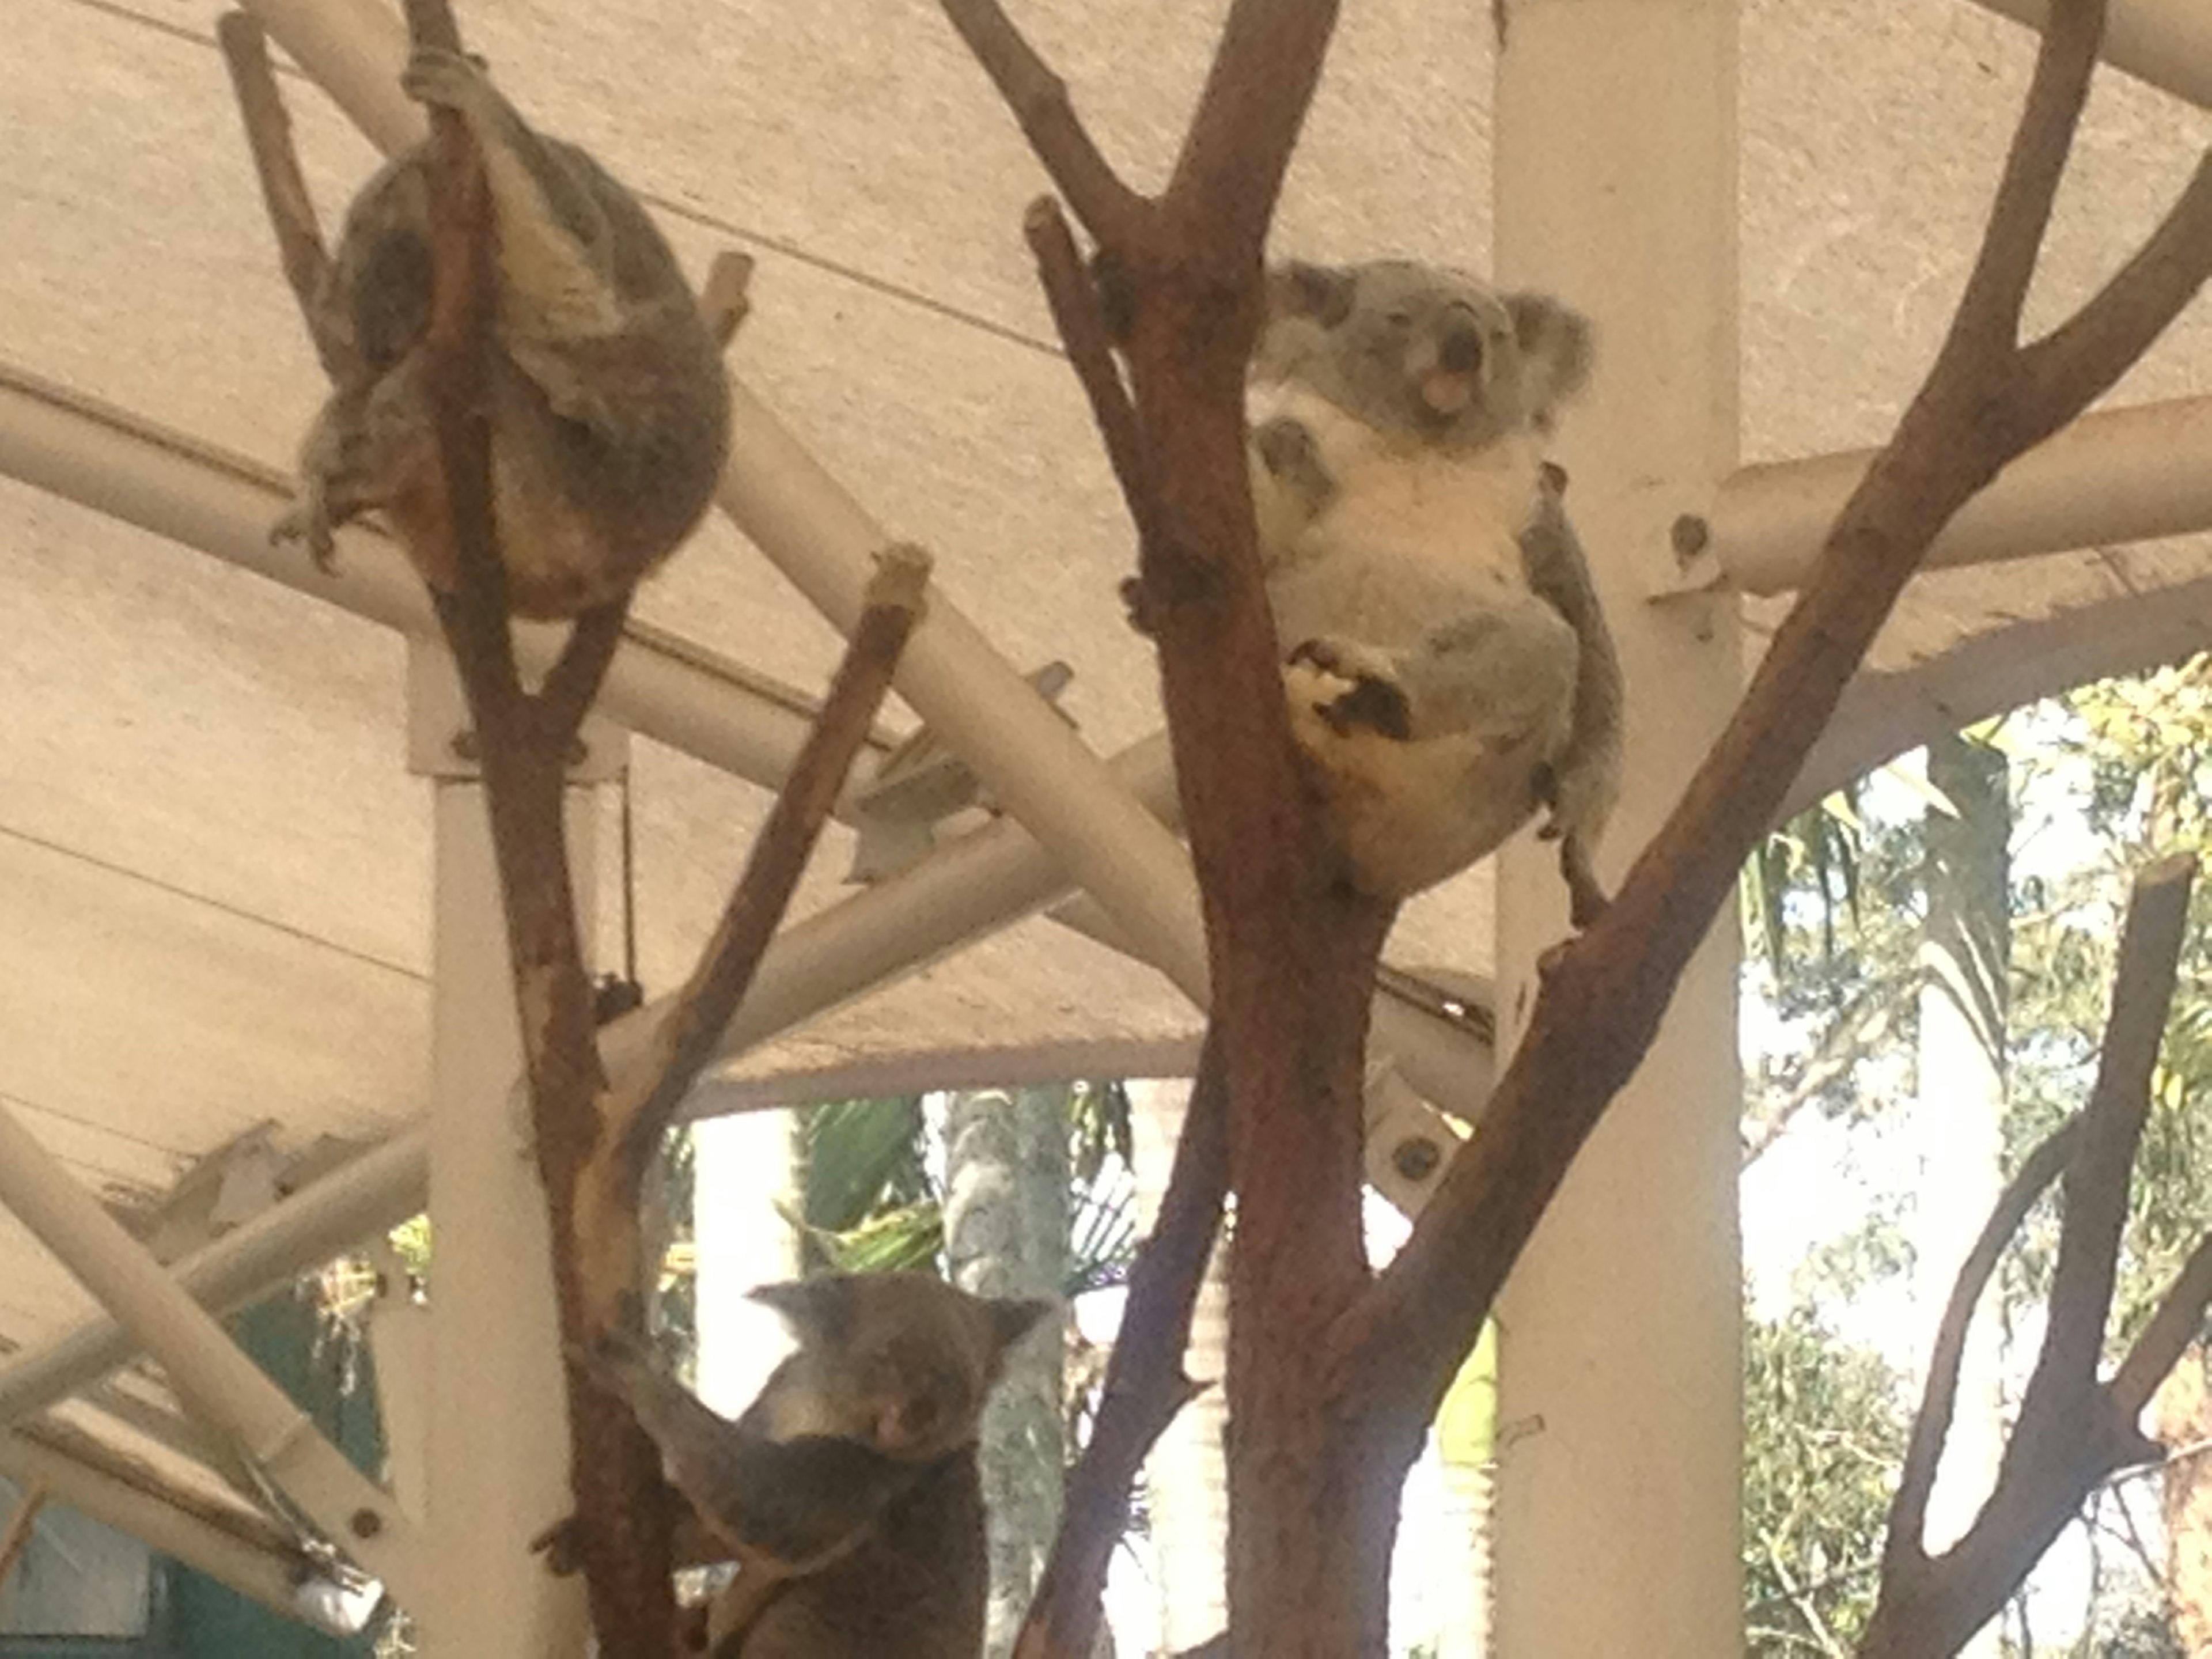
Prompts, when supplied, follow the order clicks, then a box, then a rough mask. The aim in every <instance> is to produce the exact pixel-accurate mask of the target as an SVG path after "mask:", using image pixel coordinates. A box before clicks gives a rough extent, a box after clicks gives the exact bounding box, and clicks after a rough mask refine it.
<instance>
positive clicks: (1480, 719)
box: [1251, 384, 1577, 896]
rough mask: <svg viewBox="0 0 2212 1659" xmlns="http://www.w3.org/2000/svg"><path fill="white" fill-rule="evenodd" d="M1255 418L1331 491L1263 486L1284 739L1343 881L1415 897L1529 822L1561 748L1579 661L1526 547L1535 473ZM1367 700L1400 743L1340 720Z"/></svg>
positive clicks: (1528, 467)
mask: <svg viewBox="0 0 2212 1659" xmlns="http://www.w3.org/2000/svg"><path fill="white" fill-rule="evenodd" d="M1251 416H1252V419H1253V422H1254V424H1255V428H1256V427H1257V426H1259V425H1260V424H1261V423H1262V422H1267V421H1269V420H1271V419H1274V418H1276V417H1279V416H1281V417H1288V418H1290V419H1292V420H1295V421H1297V422H1299V423H1300V424H1301V425H1302V426H1303V427H1304V428H1305V430H1306V431H1307V433H1308V434H1310V436H1311V437H1312V439H1313V442H1314V448H1315V452H1316V456H1317V458H1318V460H1319V463H1320V466H1321V470H1322V471H1323V472H1324V473H1325V474H1326V476H1327V478H1328V483H1329V486H1330V487H1329V489H1328V492H1327V493H1326V495H1324V496H1323V497H1322V499H1321V500H1320V501H1318V502H1317V503H1316V502H1311V501H1307V502H1302V503H1293V502H1290V501H1282V500H1277V499H1274V498H1273V495H1272V494H1271V492H1273V491H1275V490H1277V489H1279V488H1280V487H1281V485H1280V482H1279V481H1278V480H1276V479H1274V478H1273V477H1271V476H1270V475H1268V474H1267V471H1266V469H1265V468H1261V469H1256V470H1255V491H1256V492H1257V495H1258V497H1259V499H1258V503H1257V505H1258V507H1259V513H1260V522H1261V544H1262V550H1263V556H1264V557H1265V559H1266V561H1267V596H1268V601H1269V605H1270V607H1271V608H1272V609H1273V612H1274V615H1275V625H1276V629H1277V633H1278V636H1279V639H1280V641H1281V642H1282V645H1283V647H1284V649H1285V652H1286V653H1290V655H1291V661H1290V662H1289V663H1288V664H1287V665H1286V666H1285V672H1284V681H1285V690H1286V691H1287V692H1288V694H1289V696H1290V699H1291V726H1292V730H1293V732H1294V734H1295V735H1296V736H1297V739H1298V742H1299V744H1300V746H1301V747H1302V748H1303V749H1304V750H1305V751H1306V753H1307V755H1308V756H1309V757H1310V759H1311V760H1312V762H1313V763H1314V764H1315V768H1316V781H1317V784H1318V787H1320V789H1321V791H1322V796H1323V802H1324V807H1325V810H1326V811H1327V812H1328V817H1329V820H1330V823H1331V826H1332V835H1333V837H1334V839H1335V840H1336V841H1337V842H1339V844H1340V846H1341V848H1343V851H1344V853H1345V854H1346V858H1347V860H1348V861H1349V863H1350V866H1351V868H1352V873H1353V876H1354V878H1355V879H1356V880H1357V881H1358V884H1360V885H1361V886H1362V887H1363V888H1364V889H1366V890H1369V891H1371V892H1376V893H1378V894H1383V895H1388V896H1397V895H1402V894H1406V893H1410V892H1413V891H1417V890H1419V889H1420V888H1423V887H1425V886H1428V885H1430V884H1433V883H1434V882H1437V881H1438V880H1441V879H1443V878H1444V877H1446V876H1449V875H1450V874H1451V873H1453V872H1455V871H1457V870H1460V869H1462V868H1464V867H1465V866H1467V865H1468V864H1469V863H1471V862H1472V861H1473V860H1475V859H1477V858H1480V857H1481V856H1482V855H1483V854H1486V853H1488V852H1490V851H1492V849H1494V848H1496V847H1497V846H1498V843H1499V842H1502V841H1504V839H1505V838H1506V837H1507V836H1510V834H1512V832H1513V831H1514V830H1515V829H1517V828H1518V827H1519V826H1520V825H1521V824H1522V823H1525V822H1527V821H1528V817H1530V816H1531V815H1532V814H1533V813H1534V811H1535V810H1536V808H1537V806H1538V805H1539V804H1540V796H1541V781H1542V779H1543V776H1544V770H1545V769H1546V768H1547V766H1548V765H1549V764H1550V763H1551V762H1552V761H1553V758H1554V757H1556V756H1557V755H1558V754H1559V752H1560V750H1562V748H1563V747H1564V745H1565V743H1566V740H1567V736H1568V732H1569V729H1570V726H1571V718H1572V714H1573V707H1574V694H1575V672H1576V659H1577V643H1576V640H1575V636H1574V634H1573V631H1572V629H1570V628H1569V627H1568V626H1567V624H1566V623H1565V621H1564V620H1563V619H1562V618H1561V617H1560V616H1559V613H1558V612H1557V611H1555V610H1554V609H1553V607H1552V606H1551V605H1548V604H1547V603H1546V602H1545V601H1544V600H1542V599H1540V598H1538V597H1537V596H1536V595H1535V594H1534V593H1533V592H1531V591H1530V587H1529V584H1528V575H1527V572H1526V569H1525V567H1524V564H1523V562H1522V552H1521V544H1520V537H1521V533H1522V531H1523V529H1525V528H1526V527H1527V526H1528V523H1529V521H1530V520H1531V518H1532V516H1533V515H1534V511H1535V507H1536V503H1537V501H1538V489H1539V484H1538V479H1539V470H1540V466H1541V455H1540V453H1539V452H1538V450H1537V447H1536V443H1535V441H1534V437H1533V435H1526V434H1523V435H1511V436H1508V437H1506V438H1504V439H1502V440H1500V441H1498V443H1496V444H1493V445H1490V446H1486V447H1483V448H1481V449H1480V450H1476V451H1473V452H1468V451H1457V452H1451V451H1443V450H1439V449H1437V448H1435V447H1429V446H1425V445H1424V444H1422V443H1421V442H1420V441H1419V440H1418V439H1415V438H1412V437H1409V436H1402V435H1401V436H1396V437H1393V436H1391V435H1384V434H1381V433H1378V432H1376V431H1375V430H1374V429H1373V428H1370V427H1368V426H1366V425H1364V423H1363V422H1359V421H1358V420H1356V419H1353V418H1352V417H1351V416H1347V415H1346V414H1345V413H1343V412H1342V411H1341V410H1338V409H1337V408H1335V407H1334V405H1333V404H1329V403H1328V401H1327V400H1326V399H1323V398H1319V397H1317V396H1316V395H1314V394H1313V393H1311V392H1308V391H1306V390H1304V388H1301V387H1299V386H1295V385H1284V384H1278V385H1256V386H1255V387H1254V388H1253V396H1252V398H1251ZM1316 645H1318V646H1319V647H1320V651H1319V653H1318V658H1319V659H1316V653H1315V651H1314V650H1313V647H1315V646H1316ZM1362 682H1369V683H1376V684H1379V685H1380V686H1385V687H1388V688H1389V690H1390V692H1391V693H1392V694H1394V695H1395V697H1396V698H1397V699H1398V700H1399V703H1398V706H1399V707H1401V708H1402V710H1403V714H1404V720H1405V726H1404V729H1403V730H1401V731H1398V732H1388V731H1384V730H1382V729H1377V728H1376V726H1373V725H1371V724H1369V723H1367V722H1365V721H1364V720H1356V719H1355V720H1347V719H1346V718H1345V717H1344V713H1343V711H1344V710H1345V709H1346V708H1347V707H1349V706H1352V705H1349V704H1347V703H1346V702H1345V699H1346V697H1347V696H1348V695H1357V694H1358V688H1359V687H1360V685H1361V683H1362ZM1373 689H1374V688H1373V686H1372V685H1370V690H1373Z"/></svg>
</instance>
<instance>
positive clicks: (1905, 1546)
mask: <svg viewBox="0 0 2212 1659" xmlns="http://www.w3.org/2000/svg"><path fill="white" fill-rule="evenodd" d="M2080 1140H2081V1119H2079V1118H2076V1119H2074V1120H2073V1121H2069V1122H2068V1123H2065V1124H2063V1125H2061V1126H2060V1127H2058V1128H2057V1130H2055V1131H2053V1132H2052V1133H2051V1134H2050V1135H2049V1136H2047V1137H2046V1138H2045V1139H2044V1141H2043V1143H2042V1144H2041V1145H2040V1146H2038V1147H2036V1149H2035V1150H2034V1151H2033V1152H2030V1153H2029V1154H2028V1155H2027V1158H2026V1159H2025V1160H2024V1161H2023V1162H2022V1163H2021V1166H2020V1169H2019V1170H2018V1171H2017V1172H2016V1173H2015V1175H2014V1176H2013V1178H2012V1179H2011V1180H2010V1181H2009V1182H2007V1183H2006V1184H2005V1188H2004V1190H2003V1191H2002V1193H2000V1194H1997V1201H1996V1205H1995V1206H1993V1207H1992V1208H1991V1209H1990V1218H1989V1219H1988V1220H1987V1221H1986V1222H1984V1223H1983V1225H1982V1231H1981V1234H1980V1236H1979V1237H1977V1238H1976V1239H1975V1240H1974V1247H1973V1249H1971V1250H1969V1251H1968V1252H1967V1253H1966V1261H1964V1262H1963V1263H1961V1264H1960V1268H1959V1276H1958V1278H1957V1279H1955V1280H1954V1281H1953V1284H1952V1286H1951V1297H1950V1300H1949V1301H1948V1302H1946V1303H1945V1304H1944V1305H1943V1317H1942V1321H1941V1322H1939V1323H1938V1324H1937V1326H1936V1346H1935V1348H1934V1350H1933V1351H1932V1352H1930V1354H1929V1359H1928V1382H1927V1384H1926V1386H1925V1388H1924V1389H1923V1391H1922V1394H1921V1397H1920V1411H1919V1414H1918V1415H1917V1416H1916V1417H1915V1418H1914V1419H1912V1435H1911V1439H1910V1440H1909V1441H1908V1442H1907V1443H1906V1445H1905V1463H1904V1467H1903V1468H1902V1470H1901V1471H1900V1473H1899V1476H1898V1481H1897V1496H1896V1498H1894V1499H1893V1500H1892V1501H1891V1504H1890V1508H1889V1532H1888V1535H1887V1539H1886V1540H1885V1541H1884V1543H1883V1546H1882V1571H1883V1573H1884V1575H1885V1576H1887V1575H1888V1574H1890V1573H1893V1572H1897V1571H1905V1569H1906V1566H1907V1564H1908V1563H1910V1562H1916V1561H1924V1560H1925V1559H1927V1548H1926V1541H1927V1534H1928V1498H1929V1493H1930V1492H1933V1491H1934V1490H1935V1486H1936V1466H1937V1465H1938V1464H1939V1463H1941V1462H1942V1459H1943V1443H1944V1441H1945V1440H1946V1439H1947V1438H1948V1436H1949V1434H1950V1431H1951V1413H1952V1412H1953V1411H1954V1409H1955V1408H1956V1406H1957V1404H1958V1397H1959V1371H1960V1364H1961V1362H1962V1361H1963V1359H1964V1357H1965V1354H1966V1335H1967V1332H1968V1330H1969V1329H1970V1328H1972V1324H1973V1320H1974V1307H1975V1304H1977V1303H1978V1302H1979V1301H1980V1300H1981V1299H1982V1290H1983V1287H1984V1286H1985V1285H1988V1283H1989V1282H1990V1274H1991V1273H1995V1272H1996V1266H1997V1262H1998V1261H1999V1260H2000V1259H2002V1256H2003V1255H2004V1252H2005V1247H2006V1246H2007V1245H2008V1244H2009V1243H2012V1238H2013V1235H2014V1234H2015V1233H2016V1232H2018V1231H2020V1228H2021V1223H2022V1222H2024V1221H2026V1220H2027V1212H2029V1211H2030V1210H2032V1209H2033V1208H2034V1207H2035V1203H2036V1200H2038V1199H2039V1198H2041V1197H2042V1196H2043V1194H2044V1191H2045V1188H2048V1187H2049V1186H2050V1185H2051V1182H2054V1181H2056V1180H2057V1179H2058V1177H2059V1176H2060V1175H2061V1174H2062V1173H2063V1171H2064V1170H2065V1169H2066V1166H2067V1164H2068V1163H2069V1160H2070V1159H2071V1158H2073V1156H2074V1149H2075V1146H2076V1145H2077V1144H2078V1143H2079V1142H2080Z"/></svg>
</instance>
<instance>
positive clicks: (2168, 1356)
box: [2105, 1232, 2212, 1420]
mask: <svg viewBox="0 0 2212 1659" xmlns="http://www.w3.org/2000/svg"><path fill="white" fill-rule="evenodd" d="M2207 1307H2212V1232H2208V1233H2206V1234H2205V1235H2204V1237H2202V1238H2200V1239H2198V1240H2197V1248H2196V1249H2193V1250H2191V1252H2190V1253H2189V1260H2188V1261H2186V1262H2185V1263H2184V1264H2183V1266H2182V1269H2181V1271H2180V1273H2178V1274H2176V1275H2175V1277H2174V1280H2173V1283H2172V1284H2171V1285H2167V1286H2166V1294H2165V1295H2164V1296H2162V1297H2160V1298H2159V1304H2158V1307H2157V1308H2156V1310H2154V1311H2153V1313H2152V1314H2151V1316H2150V1322H2149V1323H2148V1325H2145V1326H2144V1327H2143V1329H2142V1335H2140V1336H2138V1337H2136V1345H2135V1346H2134V1347H2132V1348H2130V1349H2129V1350H2128V1357H2127V1358H2125V1359H2124V1360H2122V1361H2121V1362H2120V1368H2119V1370H2117V1371H2115V1372H2114V1373H2113V1374H2112V1381H2111V1382H2110V1383H2106V1385H2105V1387H2106V1392H2108V1393H2109V1394H2110V1395H2112V1403H2113V1404H2114V1405H2115V1406H2117V1407H2118V1408H2119V1410H2120V1412H2121V1413H2123V1414H2124V1415H2125V1416H2127V1417H2128V1418H2130V1419H2131V1420H2132V1419H2134V1418H2136V1417H2138V1416H2140V1415H2141V1414H2142V1411H2143V1408H2144V1407H2147V1406H2148V1405H2149V1404H2150V1400H2151V1396H2152V1395H2154V1394H2156V1393H2157V1392H2158V1389H2159V1385H2160V1383H2164V1382H2165V1381H2166V1376H2167V1374H2168V1373H2169V1372H2171V1371H2172V1370H2173V1368H2174V1367H2175V1366H2176V1365H2178V1364H2180V1363H2181V1357H2182V1355H2183V1354H2185V1353H2186V1352H2188V1351H2189V1347H2190V1345H2191V1343H2194V1342H2197V1341H2201V1340H2203V1335H2204V1312H2205V1310H2206V1308H2207Z"/></svg>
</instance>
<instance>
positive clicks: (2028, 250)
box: [1944, 0, 2106, 361]
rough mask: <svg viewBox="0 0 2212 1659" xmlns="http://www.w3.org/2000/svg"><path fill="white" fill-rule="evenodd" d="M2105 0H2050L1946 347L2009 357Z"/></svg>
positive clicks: (2099, 35) (2084, 93) (2092, 63)
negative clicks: (2039, 47) (2032, 69)
mask: <svg viewBox="0 0 2212 1659" xmlns="http://www.w3.org/2000/svg"><path fill="white" fill-rule="evenodd" d="M2105 7H2106V0H2052V4H2051V9H2050V15H2049V16H2048V18H2047V19H2046V20H2045V25H2044V33H2043V49H2042V51H2041V52H2039V53H2038V54H2037V56H2036V60H2035V78H2034V79H2033V81H2032V82H2030V83H2029V85H2028V88H2027V107H2026V109H2025V110H2024V111H2023V112H2022V113H2021V119H2020V125H2018V126H2017V127H2016V128H2015V130H2014V132H2013V141H2012V149H2011V151H2010V152H2009V153H2008V155H2006V157H2005V166H2004V173H2003V174H2002V177H2001V178H2000V179H1998V181H1997V191H1996V203H1995V204H1994V205H1993V206H1992V207H1991V208H1990V226H1989V229H1988V231H1987V233H1986V234H1984V236H1983V238H1982V246H1981V252H1980V253H1979V254H1978V256H1977V257H1976V258H1975V260H1974V268H1973V270H1972V272H1971V273H1970V274H1969V275H1968V276H1967V278H1966V292H1965V293H1964V294H1963V295H1961V296H1960V301H1959V310H1958V313H1957V315H1956V317H1955V318H1954V320H1953V323H1952V327H1951V333H1950V336H1949V338H1948V339H1947V340H1946V342H1945V343H1944V350H1945V351H1946V352H1947V353H1948V352H1949V351H1951V350H1952V349H1954V347H1959V348H1964V349H1966V350H1967V351H1969V352H1971V353H1972V354H1973V355H1975V356H1978V357H1979V358H1981V359H1983V360H1984V361H1994V360H1998V359H2002V358H2008V357H2009V356H2011V355H2012V353H2013V351H2014V349H2015V347H2016V346H2018V344H2019V343H2020V315H2021V306H2022V305H2023V304H2024V303H2025V302H2026V301H2027V288H2028V283H2030V282H2031V281H2032V280H2033V278H2034V276H2035V262H2036V257H2037V255H2038V254H2039V253H2040V252H2042V249H2043V238H2044V234H2045V231H2046V230H2048V229H2049V228H2050V225H2051V203H2052V201H2053V200H2054V199H2055V198H2056V197H2057V194H2058V181H2059V179H2061V178H2062V177H2063V175H2064V173H2065V172H2066V157H2067V153H2068V152H2069V150H2070V149H2072V148H2073V144H2074V129H2075V125H2076V124H2077V123H2078V122H2079V121H2080V119H2081V106H2082V104H2083V102H2084V101H2085V100H2087V97H2088V95H2089V76H2090V75H2091V73H2092V71H2093V70H2095V68H2096V67H2097V47H2098V46H2099V44H2100V42H2101V41H2102V40H2103V39H2104V34H2105Z"/></svg>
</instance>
